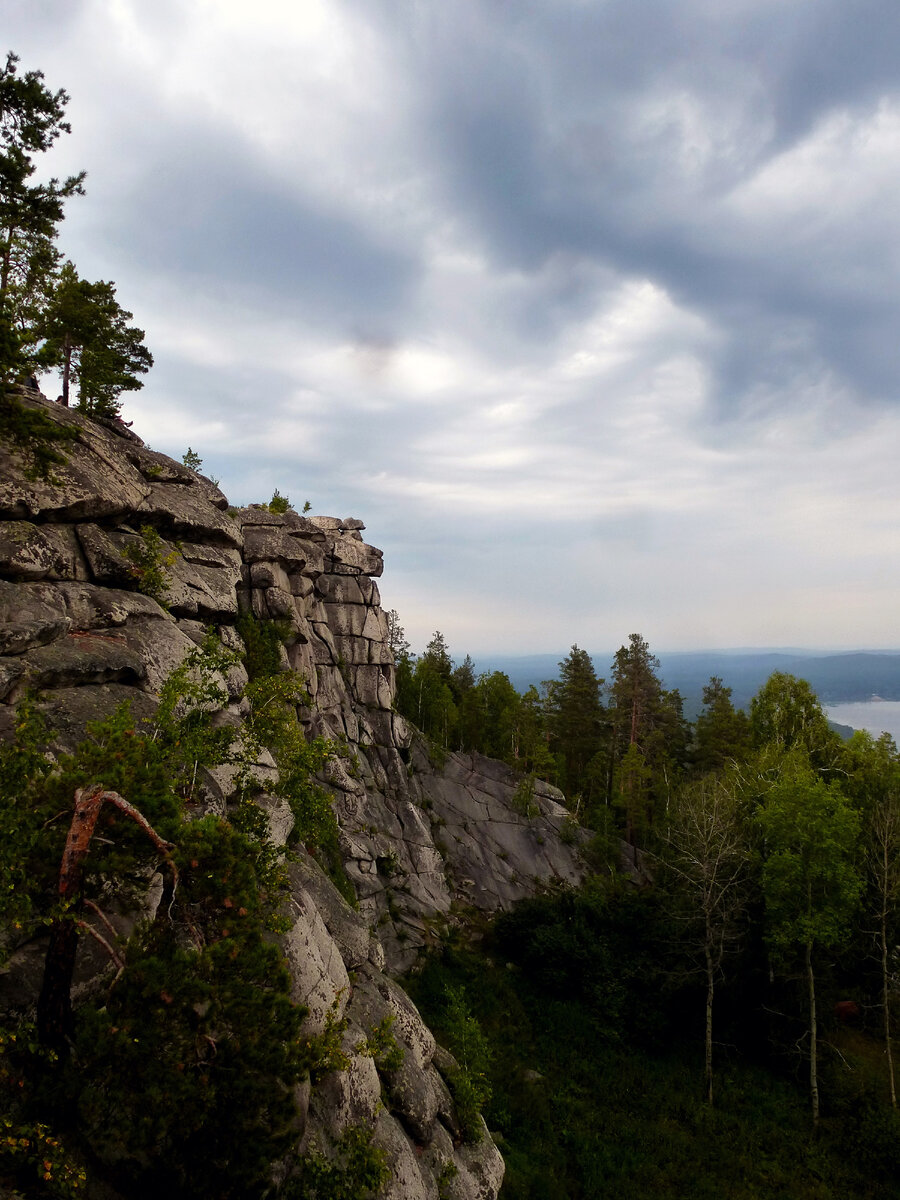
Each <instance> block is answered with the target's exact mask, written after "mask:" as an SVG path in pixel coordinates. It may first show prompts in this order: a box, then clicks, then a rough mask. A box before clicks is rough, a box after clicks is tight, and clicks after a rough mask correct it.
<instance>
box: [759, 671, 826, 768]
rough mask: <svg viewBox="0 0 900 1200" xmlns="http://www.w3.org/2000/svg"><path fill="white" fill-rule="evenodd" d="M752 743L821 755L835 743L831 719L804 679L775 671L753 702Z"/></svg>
mask: <svg viewBox="0 0 900 1200" xmlns="http://www.w3.org/2000/svg"><path fill="white" fill-rule="evenodd" d="M750 732H751V736H752V739H753V745H754V746H755V747H756V748H757V749H761V748H762V747H763V746H766V745H771V746H775V747H776V748H777V749H778V750H782V751H787V750H791V749H792V748H793V747H795V746H799V747H802V748H803V749H804V750H806V751H807V752H808V753H809V754H811V755H813V756H814V757H816V756H821V754H822V752H823V751H825V750H826V749H829V748H830V747H833V746H835V745H836V738H835V735H834V734H833V733H832V732H831V730H830V729H829V728H828V718H827V717H826V716H825V713H824V712H823V711H822V706H821V705H820V704H819V701H818V699H817V698H816V694H815V692H814V691H813V690H812V688H811V687H810V686H809V684H808V683H807V682H806V680H805V679H797V678H796V677H795V676H794V675H786V674H785V673H784V672H783V671H775V672H774V673H773V674H772V675H770V676H769V678H768V680H767V681H766V682H765V683H764V684H763V686H762V687H761V688H760V690H759V691H758V692H757V694H756V695H755V696H754V697H753V699H752V700H751V701H750Z"/></svg>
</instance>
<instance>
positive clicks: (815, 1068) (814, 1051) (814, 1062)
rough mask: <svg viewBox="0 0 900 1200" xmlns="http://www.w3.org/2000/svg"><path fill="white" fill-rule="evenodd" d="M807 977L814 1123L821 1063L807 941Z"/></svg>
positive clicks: (813, 987)
mask: <svg viewBox="0 0 900 1200" xmlns="http://www.w3.org/2000/svg"><path fill="white" fill-rule="evenodd" d="M806 978H807V981H808V983H809V1095H810V1100H811V1101H812V1119H813V1125H816V1126H818V1124H819V1064H818V1046H817V1043H816V980H815V976H814V974H813V965H812V942H807V943H806Z"/></svg>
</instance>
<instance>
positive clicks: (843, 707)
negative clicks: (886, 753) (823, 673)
mask: <svg viewBox="0 0 900 1200" xmlns="http://www.w3.org/2000/svg"><path fill="white" fill-rule="evenodd" d="M825 712H826V714H827V716H828V719H829V721H834V722H836V723H837V724H838V725H852V726H853V728H854V729H867V730H868V731H869V733H871V734H872V736H873V737H876V738H877V737H879V736H880V735H881V734H882V733H889V734H890V735H891V737H892V738H893V739H894V741H895V742H897V743H900V700H859V701H853V702H852V703H848V704H829V705H827V706H826V707H825Z"/></svg>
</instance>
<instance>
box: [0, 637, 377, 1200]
mask: <svg viewBox="0 0 900 1200" xmlns="http://www.w3.org/2000/svg"><path fill="white" fill-rule="evenodd" d="M235 661H236V658H235V656H234V655H233V654H232V653H231V652H229V651H226V650H225V649H224V648H222V647H221V645H220V644H219V643H218V641H217V639H215V638H214V637H213V636H212V635H210V636H209V637H208V638H207V640H206V642H205V643H204V645H203V646H201V647H198V648H197V650H196V651H194V652H193V653H192V654H191V655H189V656H188V658H187V659H186V660H185V662H184V663H183V664H182V665H181V666H180V667H179V668H178V669H176V671H175V672H173V673H172V675H171V676H170V677H169V679H168V681H167V682H166V684H165V685H164V687H163V689H162V692H161V696H160V703H159V706H158V709H157V712H156V714H155V717H154V719H153V720H152V721H150V722H148V723H147V724H146V726H144V727H143V728H140V729H138V728H137V727H136V726H135V722H134V719H133V716H132V714H131V712H130V711H129V709H128V707H127V706H122V707H121V708H119V709H118V710H117V711H116V712H115V713H114V714H112V716H110V717H109V718H107V719H106V720H104V721H99V722H95V723H93V724H92V725H90V726H89V727H88V737H87V738H86V739H85V740H84V741H83V742H82V743H81V744H80V745H79V746H78V747H77V748H76V749H75V751H74V752H73V753H72V754H60V755H59V756H58V757H57V759H56V761H53V760H52V759H49V758H47V757H46V755H45V752H44V748H45V742H46V732H45V730H44V729H43V726H42V723H41V720H40V715H39V712H38V710H37V708H36V706H35V705H34V703H33V702H29V701H26V702H24V703H23V704H21V705H20V707H19V710H18V713H17V723H18V737H17V740H16V742H14V743H2V744H0V784H2V787H0V798H2V799H0V818H2V821H3V831H4V837H3V838H2V839H0V881H2V884H3V888H2V893H0V905H2V914H0V915H2V917H3V919H4V922H5V925H6V927H7V928H12V930H13V935H14V936H15V937H16V938H20V937H23V936H25V935H26V934H27V933H28V932H29V931H30V930H33V929H34V928H36V927H37V926H39V925H40V924H41V923H42V922H46V921H49V920H51V919H53V918H54V917H55V916H58V915H60V914H58V913H57V909H56V905H55V902H54V898H53V897H54V884H55V878H54V875H55V871H56V870H58V864H59V862H60V856H61V850H62V844H63V841H64V839H65V837H66V829H67V824H68V820H69V819H70V815H71V812H72V803H73V801H72V797H73V795H74V791H75V789H76V788H77V787H80V786H85V785H87V784H96V785H102V786H104V787H106V788H109V789H113V790H116V791H118V792H119V793H120V794H122V795H125V796H127V797H128V798H129V799H130V800H131V801H132V803H133V804H134V805H135V806H136V807H137V808H138V809H139V811H140V812H141V813H142V814H143V815H144V817H145V818H146V819H147V820H149V821H151V822H152V823H153V825H154V827H155V828H156V829H157V831H158V832H159V833H160V834H161V835H162V836H163V837H165V838H167V839H168V840H169V841H170V842H171V843H173V844H174V846H175V850H174V862H175V865H176V868H177V886H174V887H173V886H172V882H173V880H172V878H171V877H170V873H169V872H168V871H167V872H166V875H165V878H166V879H168V880H169V882H168V883H164V891H163V897H162V900H161V902H160V904H159V908H158V911H157V914H156V917H155V919H154V920H152V921H151V922H150V923H148V924H144V925H143V926H142V927H141V928H140V929H139V932H138V933H137V934H136V935H135V936H133V937H132V938H131V939H130V941H129V943H128V945H127V948H126V949H125V951H124V952H121V951H119V952H116V953H124V963H123V968H122V970H120V971H119V972H118V974H116V975H115V976H114V977H112V978H111V982H110V984H109V987H108V990H107V993H106V995H105V996H100V997H98V998H97V1001H96V1002H88V1003H83V1004H82V1005H81V1006H80V1007H79V1008H78V1010H77V1014H76V1017H77V1023H76V1027H75V1030H74V1034H73V1038H72V1043H71V1047H70V1049H69V1052H68V1053H67V1054H65V1055H63V1056H61V1057H60V1058H58V1059H57V1058H56V1057H55V1056H54V1055H52V1054H47V1053H41V1052H40V1047H35V1046H33V1045H31V1046H26V1045H25V1042H24V1041H21V1040H20V1042H19V1043H18V1045H17V1047H16V1050H15V1056H14V1059H15V1061H11V1066H10V1069H8V1070H5V1071H4V1070H2V1069H0V1102H2V1104H3V1107H4V1109H5V1111H6V1113H7V1119H8V1121H9V1124H8V1125H7V1129H10V1130H12V1129H14V1130H15V1131H16V1140H17V1146H19V1147H20V1148H21V1150H22V1163H21V1164H18V1162H17V1163H16V1164H14V1167H15V1170H14V1171H13V1174H14V1175H15V1177H16V1178H17V1179H19V1180H21V1178H22V1171H20V1170H19V1165H21V1166H22V1170H25V1168H27V1169H28V1170H31V1169H33V1165H34V1164H33V1162H31V1160H30V1159H28V1157H27V1155H26V1153H25V1152H26V1150H29V1152H30V1148H34V1147H35V1146H37V1145H38V1141H36V1140H35V1139H37V1138H38V1135H39V1134H40V1139H42V1140H41V1145H42V1146H43V1147H44V1149H46V1150H47V1156H46V1161H47V1162H48V1163H50V1164H51V1165H50V1166H48V1167H46V1168H45V1170H47V1171H51V1174H52V1175H53V1181H56V1180H57V1178H58V1179H59V1180H60V1182H59V1183H58V1184H57V1183H56V1182H54V1187H56V1189H57V1190H56V1192H54V1193H53V1194H59V1195H65V1194H68V1193H67V1192H66V1191H65V1187H68V1186H69V1185H70V1184H71V1187H72V1188H76V1187H77V1186H78V1175H77V1171H78V1170H79V1169H80V1168H77V1167H72V1168H71V1169H72V1170H73V1171H75V1174H74V1175H72V1176H71V1178H69V1175H68V1174H67V1172H69V1166H67V1165H66V1164H69V1163H72V1162H77V1160H74V1159H71V1157H70V1155H69V1151H68V1150H66V1151H63V1150H60V1152H59V1155H57V1156H56V1157H54V1156H51V1155H50V1153H49V1148H50V1145H51V1140H52V1141H53V1144H54V1146H56V1145H57V1144H58V1145H59V1146H60V1147H61V1146H63V1145H66V1146H72V1147H75V1148H77V1147H79V1146H80V1147H83V1148H85V1149H86V1150H87V1153H88V1157H89V1159H90V1161H91V1162H92V1164H93V1170H94V1171H96V1172H99V1174H100V1175H101V1176H102V1177H104V1178H105V1179H107V1180H108V1181H110V1182H112V1183H113V1184H114V1185H115V1187H116V1188H117V1189H122V1190H124V1192H125V1193H126V1194H141V1195H145V1194H150V1193H151V1192H154V1191H157V1190H163V1191H166V1192H169V1193H170V1194H175V1195H191V1196H196V1197H204V1196H209V1197H213V1196H215V1197H217V1198H224V1197H245V1196H248V1197H252V1196H262V1195H263V1194H264V1193H265V1192H267V1191H268V1189H269V1186H270V1171H271V1164H272V1163H273V1162H274V1161H275V1160H276V1159H278V1158H280V1157H282V1156H283V1155H284V1154H285V1153H286V1152H287V1151H288V1150H289V1148H290V1146H291V1144H292V1143H293V1141H294V1140H295V1137H296V1127H295V1116H296V1111H295V1105H294V1098H293V1094H294V1093H293V1089H294V1086H295V1084H296V1083H297V1082H299V1081H300V1080H301V1079H302V1078H304V1077H305V1076H307V1075H309V1076H311V1077H313V1078H314V1079H315V1078H319V1077H321V1075H322V1074H323V1072H324V1071H326V1070H330V1069H334V1067H335V1066H336V1065H340V1063H341V1062H344V1063H345V1062H346V1060H345V1059H339V1058H337V1057H336V1055H337V1054H339V1053H340V1041H341V1037H342V1034H343V1029H342V1028H341V1023H340V1022H339V1021H335V1022H334V1026H335V1027H334V1029H332V1030H331V1031H330V1033H329V1031H328V1030H327V1029H326V1035H325V1036H324V1037H323V1038H320V1039H315V1038H309V1037H304V1036H303V1032H302V1021H303V1018H304V1015H305V1010H303V1009H302V1008H301V1007H298V1006H296V1005H294V1004H293V1003H291V1000H290V980H289V978H288V975H287V971H286V970H285V967H284V964H283V963H282V961H281V956H280V953H279V951H278V949H277V947H276V946H275V945H274V944H273V942H272V938H271V933H272V931H275V930H278V929H279V928H280V927H281V918H280V915H279V912H280V906H281V902H282V898H283V888H284V879H285V876H284V871H283V868H282V866H281V864H280V861H279V856H278V855H277V853H276V852H275V851H274V848H273V847H272V846H271V845H270V844H269V843H268V840H267V824H266V822H265V820H264V819H260V820H254V819H253V818H252V816H251V815H250V812H251V810H252V811H255V812H257V813H258V816H259V817H260V818H262V814H261V813H259V812H258V810H256V809H254V807H253V806H252V804H251V803H250V801H249V799H248V798H247V797H244V798H243V799H242V801H241V803H240V804H239V805H238V807H237V808H236V810H235V811H234V814H233V820H232V821H230V822H229V821H225V820H223V819H222V818H220V817H214V816H206V817H203V818H201V819H194V820H188V819H186V817H185V805H189V804H191V803H192V802H193V801H194V800H196V799H197V797H198V777H199V775H200V774H201V773H202V770H203V768H206V767H210V766H214V765H216V764H221V763H223V762H226V761H235V762H238V764H239V762H240V758H241V756H242V755H245V754H247V753H250V757H251V758H253V757H254V754H253V739H254V737H255V736H257V734H258V735H259V736H262V734H263V726H264V725H266V722H271V723H272V728H274V730H275V733H276V735H277V737H276V740H277V741H278V743H279V753H281V754H282V757H283V761H284V762H285V763H286V776H287V780H288V788H289V790H290V793H291V796H292V798H293V800H294V801H295V802H297V800H298V797H300V796H301V795H302V794H303V787H304V781H303V780H302V778H301V775H302V771H303V769H304V766H303V764H304V762H307V764H308V765H310V764H311V766H319V765H321V761H322V755H323V753H324V749H323V748H322V747H314V748H313V749H312V751H311V752H310V756H309V758H308V759H304V757H303V755H302V753H301V752H300V750H299V748H298V746H297V744H296V742H295V739H292V738H289V737H288V730H287V728H286V725H287V714H288V712H293V711H294V709H293V707H292V706H293V705H295V704H296V701H297V699H298V696H299V695H300V689H299V685H298V683H297V681H296V679H295V678H293V677H288V676H280V677H277V678H276V679H263V680H260V681H259V685H262V686H258V688H257V690H256V691H255V692H254V695H253V701H252V702H253V704H254V710H253V714H254V716H255V719H256V722H257V725H258V728H257V729H255V731H254V732H251V734H250V735H249V740H248V745H246V746H241V745H239V744H238V743H236V741H235V738H234V732H233V731H231V730H229V729H227V728H223V727H221V726H220V725H219V724H218V723H217V722H216V720H215V716H216V712H217V711H218V710H219V709H220V708H221V705H222V704H223V702H224V700H225V699H226V697H227V691H226V688H225V681H224V675H225V673H227V671H228V670H229V669H230V668H231V667H232V666H233V665H234V663H235ZM273 685H275V686H273ZM263 713H265V714H266V717H265V721H264V719H263ZM252 723H253V721H252V719H251V724H252ZM294 726H295V727H296V728H297V729H298V730H299V726H297V723H296V720H295V721H294ZM266 732H269V729H268V727H267V728H266ZM298 736H299V738H300V741H302V732H299V734H298ZM307 782H308V781H307ZM310 787H312V785H311V784H310ZM329 812H330V809H329ZM104 813H105V815H101V818H100V824H99V825H98V834H101V833H102V836H97V837H95V838H94V839H93V841H92V842H91V844H90V847H89V852H88V854H87V858H86V862H85V870H84V874H83V884H82V898H83V900H84V902H85V903H87V902H91V903H98V904H101V905H102V904H103V903H104V902H105V901H104V897H105V896H106V895H107V889H108V884H109V880H110V879H112V878H115V879H116V880H117V892H118V895H119V897H120V901H125V900H126V899H127V895H128V888H129V886H132V887H133V888H134V889H135V891H136V893H137V894H140V893H142V892H143V891H144V890H145V889H146V879H147V874H148V870H149V871H152V870H153V865H154V864H153V860H152V859H150V860H149V861H148V846H147V842H146V839H144V838H143V837H141V836H140V833H139V831H135V830H133V829H132V827H131V822H124V823H123V822H121V821H119V820H117V819H116V813H115V811H113V810H111V811H109V812H108V813H106V811H105V810H104ZM12 838H14V841H13V840H11V839H12ZM80 903H81V901H80V900H79V902H78V904H77V905H76V906H75V908H74V909H73V910H72V913H71V917H75V916H77V914H78V911H79V908H80ZM62 915H63V916H64V917H65V914H62ZM71 917H69V918H66V919H71ZM17 926H18V929H17V928H16V927H17ZM376 1035H377V1044H375V1049H376V1052H377V1053H378V1054H380V1055H384V1056H385V1057H386V1058H390V1056H391V1048H390V1045H389V1042H390V1037H389V1030H386V1029H385V1030H379V1031H376ZM13 1036H14V1037H15V1036H16V1035H15V1031H13ZM7 1057H9V1056H7ZM29 1130H31V1131H32V1132H31V1133H29V1132H28V1131H29ZM42 1131H46V1134H45V1133H44V1132H42ZM8 1136H10V1137H11V1136H12V1133H10V1134H9V1135H8ZM23 1138H24V1139H25V1140H26V1141H27V1142H28V1145H27V1146H26V1145H25V1144H24V1143H22V1142H21V1141H20V1139H23ZM7 1149H9V1148H8V1147H7ZM351 1149H352V1150H353V1153H352V1154H350V1155H349V1158H348V1163H349V1166H348V1167H347V1169H346V1170H344V1169H343V1168H342V1171H343V1174H342V1175H341V1178H343V1179H345V1181H346V1182H347V1186H351V1183H350V1181H351V1180H352V1179H354V1178H355V1176H354V1171H356V1168H357V1167H358V1168H359V1171H358V1172H357V1175H358V1177H359V1178H362V1179H374V1178H375V1174H376V1173H375V1172H374V1167H373V1165H372V1162H373V1161H374V1160H372V1161H370V1160H369V1159H368V1158H367V1156H366V1155H362V1156H361V1157H360V1155H359V1154H357V1153H356V1149H354V1148H353V1147H351ZM0 1151H2V1146H0ZM10 1152H11V1151H10ZM17 1153H18V1151H17ZM43 1161H44V1159H41V1162H43ZM354 1164H355V1165H354ZM367 1164H368V1165H367ZM11 1169H12V1168H11ZM5 1170H6V1163H5V1162H4V1161H3V1158H2V1155H0V1171H5ZM379 1177H380V1176H379ZM67 1179H69V1183H67V1182H66V1180H67ZM45 1182H47V1185H48V1187H49V1186H50V1182H49V1181H45ZM311 1194H313V1195H315V1194H319V1193H315V1192H313V1193H311ZM321 1194H322V1195H325V1194H327V1193H325V1192H321Z"/></svg>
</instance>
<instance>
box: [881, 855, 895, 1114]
mask: <svg viewBox="0 0 900 1200" xmlns="http://www.w3.org/2000/svg"><path fill="white" fill-rule="evenodd" d="M883 849H884V861H883V863H882V869H883V871H884V879H887V878H888V869H889V863H888V844H887V838H885V840H884V847H883ZM887 913H888V910H887V894H886V892H885V894H884V895H883V896H882V903H881V1007H882V1009H883V1010H884V1049H885V1054H886V1055H887V1065H888V1081H889V1083H890V1085H891V1104H892V1105H893V1106H894V1108H896V1107H897V1087H896V1083H895V1081H894V1054H893V1050H892V1048H891V993H890V986H889V975H888V940H887Z"/></svg>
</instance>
